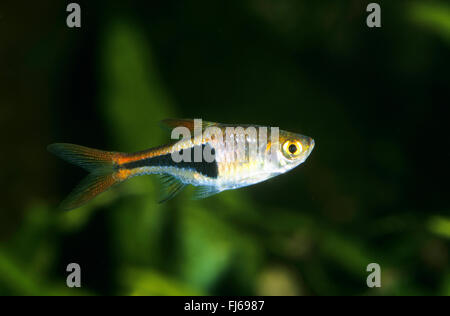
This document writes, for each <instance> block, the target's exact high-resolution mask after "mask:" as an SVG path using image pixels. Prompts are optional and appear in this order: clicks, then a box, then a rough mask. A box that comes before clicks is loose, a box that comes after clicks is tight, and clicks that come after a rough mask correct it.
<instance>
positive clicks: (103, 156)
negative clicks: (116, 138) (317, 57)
mask: <svg viewBox="0 0 450 316" xmlns="http://www.w3.org/2000/svg"><path fill="white" fill-rule="evenodd" d="M162 124H163V126H166V127H167V128H169V129H171V130H172V138H173V139H177V141H175V142H174V141H172V142H171V143H168V144H166V145H162V146H159V147H155V148H150V149H147V150H143V151H139V152H134V153H124V152H116V151H103V150H98V149H92V148H88V147H84V146H80V145H75V144H68V143H54V144H51V145H49V146H48V147H47V149H48V151H49V152H51V153H53V154H54V155H56V156H58V157H59V158H61V159H63V160H65V161H67V162H69V163H72V164H74V165H77V166H79V167H81V168H83V169H85V170H86V171H88V172H89V174H88V175H87V176H86V177H85V178H84V179H83V180H82V181H81V182H80V183H79V184H78V185H77V186H76V187H75V189H74V190H73V191H72V192H71V193H70V194H69V195H68V197H67V198H66V199H65V200H64V201H63V202H62V203H61V205H60V207H61V208H62V209H64V210H72V209H76V208H79V207H81V206H82V205H84V204H86V203H87V202H89V201H90V200H92V199H93V198H94V197H96V196H97V195H99V194H100V193H102V192H105V191H106V190H108V189H109V188H111V187H113V186H115V185H117V184H119V183H122V182H124V181H125V180H127V179H130V178H132V177H135V176H142V175H152V174H156V175H159V176H160V177H161V180H162V183H163V185H164V187H165V193H164V195H163V196H162V199H161V200H160V201H159V202H160V203H162V202H165V201H168V200H170V199H171V198H173V197H174V196H176V195H177V194H178V193H179V192H181V191H182V189H183V188H185V187H186V186H187V185H193V186H194V187H195V188H196V190H195V192H194V196H193V198H194V199H203V198H207V197H209V196H212V195H215V194H218V193H220V192H222V191H225V190H232V189H238V188H242V187H246V186H249V185H254V184H256V183H260V182H262V181H265V180H268V179H270V178H273V177H275V176H278V175H281V174H284V173H286V172H288V171H290V170H292V169H294V168H295V167H297V166H298V165H300V164H302V163H303V162H304V161H305V160H306V159H307V158H308V156H309V155H310V154H311V152H312V150H313V148H314V146H315V142H314V139H312V138H311V137H308V136H304V135H301V134H297V133H292V132H287V131H284V130H279V129H278V128H274V127H271V128H270V129H269V128H268V127H265V126H260V125H249V124H247V125H238V124H222V123H215V122H208V121H202V120H201V119H166V120H163V121H162ZM180 136H183V137H182V138H181V139H180Z"/></svg>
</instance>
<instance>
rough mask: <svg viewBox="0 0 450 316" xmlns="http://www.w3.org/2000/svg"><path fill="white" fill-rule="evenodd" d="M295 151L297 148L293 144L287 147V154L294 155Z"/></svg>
mask: <svg viewBox="0 0 450 316" xmlns="http://www.w3.org/2000/svg"><path fill="white" fill-rule="evenodd" d="M296 151H297V146H295V145H294V144H292V145H289V152H290V153H291V154H293V153H295V152H296Z"/></svg>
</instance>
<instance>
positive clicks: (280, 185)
mask: <svg viewBox="0 0 450 316" xmlns="http://www.w3.org/2000/svg"><path fill="white" fill-rule="evenodd" d="M68 3H69V2H67V1H37V2H25V1H14V2H10V3H8V2H6V3H2V4H1V5H0V69H1V70H0V86H1V88H0V92H1V93H0V104H1V105H0V129H1V130H0V135H1V136H0V137H1V138H0V139H1V141H2V145H3V146H2V148H3V149H2V151H1V155H0V159H1V160H0V162H1V192H2V195H1V202H2V206H1V208H0V209H1V211H0V294H4V295H14V294H18V295H27V294H31V295H51V294H56V295H60V294H68V295H83V294H126V295H128V294H136V295H197V294H199V295H202V294H207V295H210V294H214V295H216V294H218V295H220V294H228V295H339V294H350V295H450V265H449V252H448V251H449V238H450V215H449V203H448V192H449V186H448V172H447V169H448V168H447V163H448V160H449V157H450V155H449V141H448V128H447V123H448V114H447V113H446V111H445V110H446V108H447V107H448V105H449V86H450V85H449V79H448V76H449V70H450V69H449V56H450V55H449V47H450V6H449V5H448V3H447V2H445V1H395V2H394V1H378V3H379V4H380V5H381V19H382V27H381V28H378V29H376V28H368V27H367V26H366V17H367V15H368V13H367V12H366V6H367V4H368V3H369V2H366V1H356V0H355V1H294V0H282V1H279V0H277V1H276V0H270V1H258V0H253V1H226V2H225V1H223V2H222V1H154V2H151V1H146V2H136V3H133V4H132V3H128V2H127V3H126V4H125V3H123V1H95V3H94V1H78V3H79V4H80V5H81V14H82V17H81V19H82V22H81V23H82V26H81V28H79V29H70V28H68V27H67V26H66V17H67V15H68V13H67V12H66V6H67V4H68ZM167 117H180V118H203V119H204V120H208V121H217V122H223V123H237V124H238V123H243V124H260V125H267V126H279V127H280V128H281V129H284V130H288V131H293V132H298V133H302V134H305V135H308V136H311V137H313V138H314V139H315V141H316V147H315V149H314V151H313V153H312V154H311V156H310V157H309V158H308V160H307V161H306V162H305V163H304V164H303V165H301V166H300V167H299V168H297V169H295V170H294V171H292V172H290V173H288V174H286V175H283V176H280V177H277V178H274V179H272V180H270V181H268V182H264V183H261V184H258V185H255V186H251V187H248V188H243V189H240V190H234V191H227V192H224V193H221V194H219V195H218V196H215V197H211V198H209V199H205V200H201V201H191V200H190V195H191V193H192V192H186V193H182V194H181V195H179V196H177V198H175V199H173V200H171V201H169V202H168V203H166V204H157V201H158V198H159V196H160V193H159V184H158V182H157V180H156V179H154V178H155V177H150V176H149V177H140V178H134V179H132V180H130V181H128V182H127V183H124V184H122V185H121V186H119V187H117V188H115V189H113V190H110V191H108V192H107V193H105V194H103V195H101V196H100V197H98V198H97V199H95V200H94V201H92V202H91V203H89V204H88V205H86V206H85V207H83V208H81V209H77V210H74V211H71V212H61V211H60V210H58V209H57V205H58V203H59V202H60V201H61V200H62V199H63V198H64V197H65V196H66V195H67V194H68V193H69V192H70V190H71V189H72V188H73V187H74V186H75V185H76V184H77V182H78V181H80V180H81V179H82V178H83V177H84V176H85V173H84V171H83V170H81V169H78V168H77V167H74V166H71V165H68V164H66V163H64V162H62V161H60V160H58V159H57V158H55V157H53V156H52V155H50V154H49V153H48V152H47V151H46V146H47V145H48V144H49V143H53V142H70V143H76V144H81V145H85V146H89V147H94V148H100V149H108V150H117V151H138V150H142V149H146V148H150V147H153V146H157V145H160V144H163V143H164V142H167V141H168V140H169V135H167V134H166V133H165V132H164V131H163V130H162V129H160V127H159V125H158V121H159V120H161V119H164V118H167ZM188 191H189V190H188ZM71 262H76V263H79V264H80V265H81V269H82V288H81V289H69V288H67V287H66V286H65V279H66V276H67V274H68V273H67V272H66V271H65V270H66V266H67V265H68V264H69V263H71ZM371 262H376V263H378V264H380V266H381V270H382V281H381V282H382V287H381V288H379V289H370V288H368V287H367V286H366V277H367V276H368V274H369V273H368V272H366V266H367V265H368V264H369V263H371Z"/></svg>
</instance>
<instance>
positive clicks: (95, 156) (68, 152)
mask: <svg viewBox="0 0 450 316" xmlns="http://www.w3.org/2000/svg"><path fill="white" fill-rule="evenodd" d="M47 149H48V151H50V152H51V153H53V154H55V155H56V156H58V157H60V158H61V159H64V160H66V161H67V162H70V163H72V164H74V165H77V166H80V167H82V168H84V169H85V170H87V171H89V172H90V174H89V175H88V176H87V177H86V178H85V179H83V180H82V181H81V182H80V183H79V184H78V185H77V186H76V187H75V189H74V190H73V191H72V192H71V193H70V194H69V196H68V197H67V198H66V199H65V200H64V201H63V202H62V203H61V208H62V209H64V210H71V209H74V208H78V207H80V206H82V205H83V204H85V203H86V202H88V201H90V200H91V199H93V198H94V197H96V196H97V195H99V194H100V193H102V192H104V191H106V190H107V189H109V188H110V187H112V186H113V185H115V184H117V183H120V182H121V181H123V180H125V179H124V178H123V177H120V176H119V174H118V172H117V171H118V168H117V164H116V162H115V161H116V159H117V158H118V157H120V156H121V155H122V154H121V153H117V152H108V151H102V150H97V149H91V148H87V147H83V146H78V145H73V144H51V145H49V146H48V147H47Z"/></svg>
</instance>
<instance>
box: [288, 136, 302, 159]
mask: <svg viewBox="0 0 450 316" xmlns="http://www.w3.org/2000/svg"><path fill="white" fill-rule="evenodd" d="M302 150H303V147H302V144H300V143H299V142H291V141H289V140H288V141H286V142H285V143H284V144H283V152H284V153H285V154H286V155H287V156H290V157H295V156H298V155H299V154H300V153H301V152H302Z"/></svg>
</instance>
